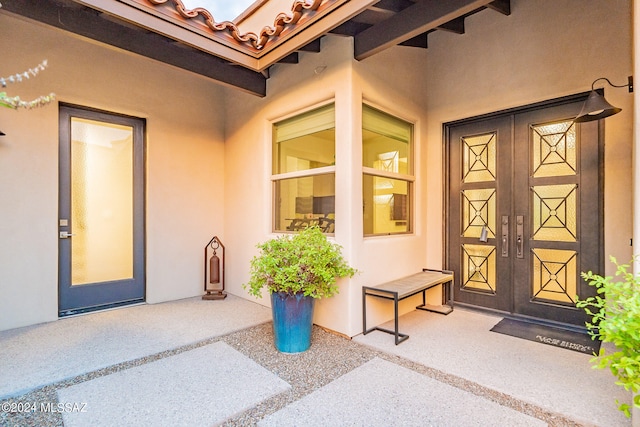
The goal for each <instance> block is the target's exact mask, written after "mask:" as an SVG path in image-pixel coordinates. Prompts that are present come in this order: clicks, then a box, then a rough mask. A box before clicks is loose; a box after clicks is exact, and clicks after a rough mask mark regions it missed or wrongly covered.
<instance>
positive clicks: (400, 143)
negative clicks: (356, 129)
mask: <svg viewBox="0 0 640 427" xmlns="http://www.w3.org/2000/svg"><path fill="white" fill-rule="evenodd" d="M412 132H413V125H412V124H411V123H407V122H405V121H403V120H400V119H397V118H395V117H392V116H389V115H388V114H385V113H383V112H381V111H378V110H375V109H373V108H371V107H368V106H366V105H364V106H363V107H362V164H363V166H365V167H370V168H374V169H379V170H384V171H387V172H395V173H402V174H411V173H412V165H411V139H412V138H411V135H412Z"/></svg>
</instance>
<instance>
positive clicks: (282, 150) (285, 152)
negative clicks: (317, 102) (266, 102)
mask: <svg viewBox="0 0 640 427" xmlns="http://www.w3.org/2000/svg"><path fill="white" fill-rule="evenodd" d="M335 134H336V132H335V108H334V106H333V104H332V105H327V106H326V107H322V108H319V109H317V110H313V111H309V112H307V113H304V114H301V115H299V116H296V117H293V118H291V119H287V120H283V121H281V122H278V123H276V124H275V125H274V126H273V173H274V174H280V173H286V172H295V171H302V170H308V169H314V168H320V167H324V166H330V165H334V164H335V161H336V145H335V139H336V138H335Z"/></svg>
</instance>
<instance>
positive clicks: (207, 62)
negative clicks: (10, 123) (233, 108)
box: [0, 0, 267, 96]
mask: <svg viewBox="0 0 640 427" xmlns="http://www.w3.org/2000/svg"><path fill="white" fill-rule="evenodd" d="M0 10H1V11H4V12H9V13H12V14H15V15H19V16H22V17H24V18H28V19H31V20H34V21H38V22H41V23H44V24H48V25H51V26H53V27H56V28H59V29H61V30H65V31H69V32H71V33H74V34H77V35H80V36H83V37H86V38H89V39H92V40H95V41H98V42H102V43H105V44H108V45H110V46H115V47H118V48H120V49H123V50H127V51H129V52H133V53H136V54H139V55H142V56H145V57H148V58H151V59H155V60H157V61H161V62H164V63H167V64H170V65H173V66H176V67H178V68H182V69H184V70H187V71H191V72H193V73H196V74H200V75H202V76H205V77H208V78H211V79H213V80H215V81H216V82H219V83H222V84H224V85H227V86H232V87H235V88H238V89H241V90H243V91H245V92H249V93H251V94H254V95H258V96H265V95H266V86H267V84H266V78H265V76H264V75H262V74H261V73H258V72H255V71H251V70H249V69H247V68H244V67H237V66H233V65H231V64H230V63H229V62H228V61H226V60H223V59H221V58H218V57H216V56H213V55H210V54H208V53H205V52H202V51H200V50H197V49H195V48H191V47H188V46H186V45H183V46H178V45H177V44H176V43H175V42H174V40H172V39H169V38H166V37H164V36H160V35H158V34H155V33H152V32H149V31H147V30H145V29H143V28H136V27H135V26H132V25H131V24H129V23H121V22H119V20H118V19H117V18H114V17H110V18H109V19H104V17H103V14H102V13H100V12H98V11H96V10H94V9H91V8H88V7H84V6H81V5H79V4H78V3H75V2H73V1H70V0H47V1H42V0H2V9H0Z"/></svg>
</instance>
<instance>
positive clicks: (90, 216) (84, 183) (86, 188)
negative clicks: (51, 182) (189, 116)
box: [58, 106, 145, 316]
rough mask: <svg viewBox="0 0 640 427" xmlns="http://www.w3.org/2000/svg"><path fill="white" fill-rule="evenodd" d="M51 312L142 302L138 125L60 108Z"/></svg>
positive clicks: (116, 117) (141, 183) (141, 162)
mask: <svg viewBox="0 0 640 427" xmlns="http://www.w3.org/2000/svg"><path fill="white" fill-rule="evenodd" d="M59 125H60V142H59V144H60V146H59V156H60V157H59V163H60V164H59V185H60V195H59V215H60V217H59V220H58V221H59V223H58V225H59V246H58V247H59V268H58V271H59V277H58V287H59V293H58V300H59V301H58V302H59V305H58V307H59V315H60V316H65V315H70V314H76V313H80V312H84V311H91V310H96V309H101V308H106V307H113V306H116V305H122V304H128V303H133V302H139V301H143V299H144V292H145V264H144V120H142V119H137V118H132V117H124V116H119V115H114V114H109V113H104V112H96V111H92V110H86V109H82V108H78V107H72V106H61V107H60V124H59Z"/></svg>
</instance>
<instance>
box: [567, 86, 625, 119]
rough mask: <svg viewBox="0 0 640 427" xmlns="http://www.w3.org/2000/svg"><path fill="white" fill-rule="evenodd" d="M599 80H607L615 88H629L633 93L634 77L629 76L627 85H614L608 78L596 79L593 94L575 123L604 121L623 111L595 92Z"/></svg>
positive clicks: (592, 89) (592, 87) (592, 88)
mask: <svg viewBox="0 0 640 427" xmlns="http://www.w3.org/2000/svg"><path fill="white" fill-rule="evenodd" d="M599 80H605V81H606V82H607V83H609V84H610V85H611V86H613V87H628V88H629V92H633V76H629V82H628V83H627V84H626V85H614V84H613V83H611V82H610V81H609V79H607V78H606V77H600V78H597V79H595V80H594V81H593V83H591V93H590V94H589V97H588V98H587V100H586V101H585V102H584V105H583V106H582V110H581V111H580V114H578V116H577V117H576V118H575V119H574V120H573V121H574V122H577V123H582V122H590V121H592V120H600V119H604V118H605V117H609V116H613V115H614V114H618V113H619V112H620V111H622V109H621V108H618V107H614V106H613V105H611V104H609V103H608V102H607V100H606V99H604V96H602V95H600V94H599V93H598V92H596V91H595V89H594V86H595V84H596V82H598V81H599Z"/></svg>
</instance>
